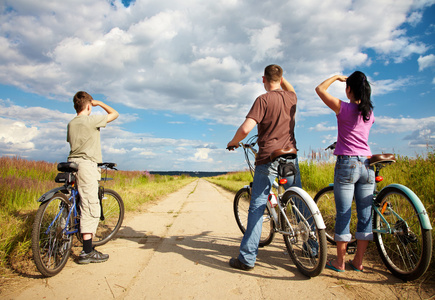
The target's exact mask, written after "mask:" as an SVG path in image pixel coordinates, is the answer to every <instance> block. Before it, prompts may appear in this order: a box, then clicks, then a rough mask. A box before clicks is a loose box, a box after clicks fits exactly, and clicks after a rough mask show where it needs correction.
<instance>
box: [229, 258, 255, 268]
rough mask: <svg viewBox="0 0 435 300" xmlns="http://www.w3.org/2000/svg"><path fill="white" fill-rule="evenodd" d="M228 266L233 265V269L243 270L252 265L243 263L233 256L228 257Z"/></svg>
mask: <svg viewBox="0 0 435 300" xmlns="http://www.w3.org/2000/svg"><path fill="white" fill-rule="evenodd" d="M230 266H231V267H233V268H234V269H239V270H243V271H250V270H252V269H253V268H254V267H250V266H247V265H245V264H244V263H242V262H241V261H240V260H239V259H238V258H234V257H233V258H231V259H230Z"/></svg>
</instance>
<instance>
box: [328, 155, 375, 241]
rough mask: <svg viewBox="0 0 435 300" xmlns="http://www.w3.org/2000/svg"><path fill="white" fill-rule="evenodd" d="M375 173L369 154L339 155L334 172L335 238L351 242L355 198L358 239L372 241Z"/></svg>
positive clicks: (356, 235) (356, 236)
mask: <svg viewBox="0 0 435 300" xmlns="http://www.w3.org/2000/svg"><path fill="white" fill-rule="evenodd" d="M374 186H375V172H374V170H373V167H370V166H369V160H368V159H367V157H365V156H344V155H342V156H338V157H337V162H336V164H335V172H334V197H335V207H336V210H337V215H336V219H335V236H334V239H335V241H339V242H349V241H350V240H351V237H352V235H351V233H350V230H349V224H350V217H351V206H352V200H353V197H355V204H356V210H357V216H358V223H357V229H356V231H357V232H356V234H355V238H356V239H357V240H372V239H373V231H372V229H373V228H372V202H373V189H374Z"/></svg>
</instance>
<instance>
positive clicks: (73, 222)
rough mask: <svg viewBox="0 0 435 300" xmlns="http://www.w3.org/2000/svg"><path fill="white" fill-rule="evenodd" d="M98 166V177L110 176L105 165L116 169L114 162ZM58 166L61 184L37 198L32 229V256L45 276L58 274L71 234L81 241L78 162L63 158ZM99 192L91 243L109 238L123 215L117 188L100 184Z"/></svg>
mask: <svg viewBox="0 0 435 300" xmlns="http://www.w3.org/2000/svg"><path fill="white" fill-rule="evenodd" d="M98 166H99V167H101V168H102V169H104V171H105V176H104V177H103V178H102V179H101V181H107V180H111V178H107V169H114V170H116V168H115V166H116V164H114V163H102V164H98ZM57 169H58V171H60V172H62V173H59V174H58V175H57V176H56V179H55V181H56V182H57V183H64V185H63V186H61V187H57V188H55V189H52V190H51V191H49V192H47V193H45V194H44V195H42V196H41V197H40V198H39V199H38V201H39V202H41V205H40V206H39V209H38V211H37V213H36V216H35V221H34V223H33V230H32V252H33V260H34V261H35V264H36V267H37V269H38V270H39V272H41V274H42V275H44V276H47V277H50V276H54V275H56V274H58V273H59V272H60V271H61V270H62V269H63V267H64V266H65V264H66V262H67V261H68V257H69V256H70V253H71V248H72V245H73V237H74V235H76V236H77V238H78V240H79V241H80V242H82V235H81V233H80V209H79V206H78V203H79V201H80V195H79V193H78V190H77V185H76V176H75V173H76V172H77V170H78V166H77V164H76V163H74V162H66V163H59V164H58V166H57ZM101 181H100V182H101ZM98 196H99V199H100V207H101V216H100V222H99V224H98V228H97V232H96V234H95V235H94V237H93V246H101V245H103V244H105V243H107V242H108V241H109V240H110V239H112V238H113V237H114V236H115V235H116V233H117V232H118V230H119V228H120V227H121V224H122V221H123V219H124V202H123V201H122V198H121V196H120V195H119V194H118V193H117V192H115V191H113V190H111V189H106V188H104V187H103V186H102V185H100V187H99V195H98Z"/></svg>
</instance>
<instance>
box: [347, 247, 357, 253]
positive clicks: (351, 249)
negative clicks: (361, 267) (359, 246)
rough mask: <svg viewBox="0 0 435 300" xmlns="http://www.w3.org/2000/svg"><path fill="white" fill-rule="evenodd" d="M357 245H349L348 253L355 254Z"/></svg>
mask: <svg viewBox="0 0 435 300" xmlns="http://www.w3.org/2000/svg"><path fill="white" fill-rule="evenodd" d="M355 251H356V247H347V249H346V252H347V254H355Z"/></svg>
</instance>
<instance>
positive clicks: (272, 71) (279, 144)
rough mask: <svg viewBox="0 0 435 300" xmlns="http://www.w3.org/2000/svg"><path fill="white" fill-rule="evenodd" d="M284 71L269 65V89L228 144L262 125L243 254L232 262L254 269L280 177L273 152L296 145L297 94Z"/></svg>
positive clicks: (265, 79)
mask: <svg viewBox="0 0 435 300" xmlns="http://www.w3.org/2000/svg"><path fill="white" fill-rule="evenodd" d="M282 74H283V70H282V68H281V67H280V66H278V65H269V66H267V67H266V68H265V70H264V76H263V84H264V88H265V90H266V91H267V93H265V94H263V95H260V96H259V97H258V98H257V99H256V100H255V102H254V104H253V106H252V108H251V110H250V111H249V113H248V115H247V116H246V119H245V121H244V122H243V124H242V125H241V126H240V127H239V129H238V130H237V131H236V133H235V135H234V137H233V139H232V140H231V141H230V142H229V143H228V145H227V147H228V148H230V149H231V148H237V147H238V146H239V142H240V141H241V140H243V139H244V138H245V137H246V136H247V135H248V134H249V133H250V132H251V130H252V129H253V128H254V127H255V125H257V126H258V141H257V143H258V147H259V149H258V154H257V157H256V160H255V174H254V181H253V184H252V191H251V203H250V206H249V214H248V224H247V228H246V231H245V235H244V236H243V239H242V242H241V244H240V253H239V256H238V258H231V260H230V266H231V267H233V268H236V269H240V270H251V269H252V268H253V267H254V265H255V261H256V258H257V254H258V244H259V242H260V237H261V229H262V221H263V212H264V210H265V208H266V201H267V197H268V195H269V192H270V189H271V187H272V184H273V181H275V179H276V177H277V168H278V165H277V162H271V161H270V154H271V153H272V152H273V151H274V150H277V149H285V148H296V139H295V135H294V127H295V113H296V103H297V97H296V93H295V90H294V88H293V86H292V85H291V84H290V83H289V82H288V81H287V80H285V79H284V78H283V77H282ZM289 161H290V162H293V164H294V165H295V167H296V175H295V176H296V178H295V185H296V186H299V187H301V180H300V173H299V165H298V161H297V158H296V159H294V160H289ZM288 182H289V183H290V182H293V176H291V177H289V178H288ZM288 187H289V186H286V188H288Z"/></svg>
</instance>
